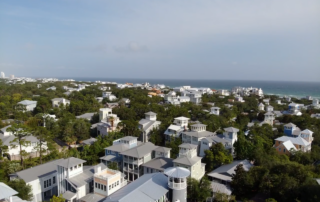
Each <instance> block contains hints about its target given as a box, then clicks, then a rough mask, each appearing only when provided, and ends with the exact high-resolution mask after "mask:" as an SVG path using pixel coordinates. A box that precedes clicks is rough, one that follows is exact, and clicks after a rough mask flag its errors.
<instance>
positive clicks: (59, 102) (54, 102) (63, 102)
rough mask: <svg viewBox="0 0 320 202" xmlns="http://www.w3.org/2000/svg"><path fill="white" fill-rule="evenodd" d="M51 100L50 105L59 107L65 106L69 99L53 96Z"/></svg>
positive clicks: (68, 103)
mask: <svg viewBox="0 0 320 202" xmlns="http://www.w3.org/2000/svg"><path fill="white" fill-rule="evenodd" d="M51 101H52V107H53V108H54V107H59V106H60V105H63V106H66V105H70V100H67V99H65V98H54V99H52V100H51Z"/></svg>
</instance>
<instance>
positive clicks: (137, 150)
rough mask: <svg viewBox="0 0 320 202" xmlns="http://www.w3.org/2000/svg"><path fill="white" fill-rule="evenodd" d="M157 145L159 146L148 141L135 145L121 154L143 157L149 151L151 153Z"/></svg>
mask: <svg viewBox="0 0 320 202" xmlns="http://www.w3.org/2000/svg"><path fill="white" fill-rule="evenodd" d="M157 147H158V146H155V145H154V144H153V143H151V142H147V143H144V144H141V145H138V146H137V147H134V148H132V149H128V150H127V151H124V152H121V155H126V156H131V157H135V158H141V157H144V156H145V155H147V154H148V153H151V152H152V151H153V150H154V149H156V148H157Z"/></svg>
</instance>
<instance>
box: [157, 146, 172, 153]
mask: <svg viewBox="0 0 320 202" xmlns="http://www.w3.org/2000/svg"><path fill="white" fill-rule="evenodd" d="M170 150H171V148H168V147H157V148H155V149H154V150H153V151H158V152H168V151H170Z"/></svg>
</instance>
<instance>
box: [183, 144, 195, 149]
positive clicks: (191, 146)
mask: <svg viewBox="0 0 320 202" xmlns="http://www.w3.org/2000/svg"><path fill="white" fill-rule="evenodd" d="M179 147H182V148H186V149H195V148H197V147H198V145H194V144H188V143H182V144H181V145H179Z"/></svg>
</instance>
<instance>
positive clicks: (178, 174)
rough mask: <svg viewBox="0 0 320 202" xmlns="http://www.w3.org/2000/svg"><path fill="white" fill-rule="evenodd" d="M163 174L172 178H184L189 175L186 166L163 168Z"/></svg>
mask: <svg viewBox="0 0 320 202" xmlns="http://www.w3.org/2000/svg"><path fill="white" fill-rule="evenodd" d="M164 174H166V175H168V176H169V177H174V178H186V177H188V176H189V175H190V171H189V170H188V169H186V168H181V167H171V168H167V169H165V171H164Z"/></svg>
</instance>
